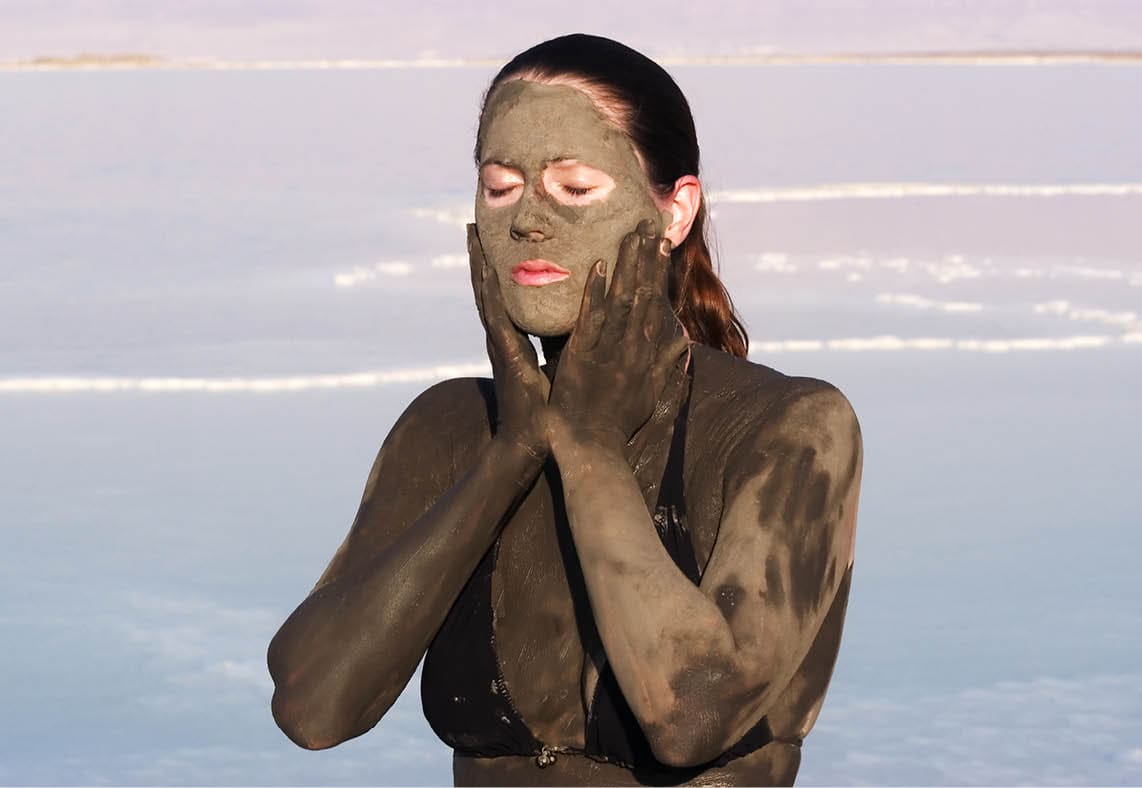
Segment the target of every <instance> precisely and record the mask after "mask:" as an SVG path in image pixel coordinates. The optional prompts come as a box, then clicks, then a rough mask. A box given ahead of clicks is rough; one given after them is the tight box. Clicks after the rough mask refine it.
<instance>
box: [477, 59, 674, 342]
mask: <svg viewBox="0 0 1142 788" xmlns="http://www.w3.org/2000/svg"><path fill="white" fill-rule="evenodd" d="M479 157H480V164H481V166H483V165H484V164H485V163H488V162H497V163H501V164H505V165H507V166H510V167H512V168H514V169H516V170H518V171H519V172H520V173H522V175H523V190H522V192H521V194H520V196H519V198H518V199H517V200H515V202H512V203H511V204H509V205H504V206H497V207H491V206H489V205H488V203H487V202H486V201H485V199H484V196H483V190H482V188H481V186H480V184H479V182H478V183H477V187H476V228H477V231H478V233H479V236H480V243H481V245H482V246H483V249H484V255H485V257H486V259H487V261H488V264H489V265H490V266H492V267H493V268H494V269H495V271H496V274H497V275H498V277H499V282H500V288H501V290H502V291H503V295H504V306H505V307H506V309H507V313H508V316H509V317H510V318H511V319H512V321H513V322H514V323H515V324H516V325H517V326H519V328H520V329H522V330H523V331H526V332H527V333H529V334H534V335H536V336H559V335H562V334H567V333H570V331H571V329H572V328H573V327H574V325H575V319H576V317H577V316H578V314H579V307H580V304H581V302H582V299H583V289H584V287H585V285H586V283H587V274H588V273H589V271H590V269H591V266H592V265H594V264H595V261H597V260H605V261H606V264H607V282H608V285H609V284H610V278H611V275H612V273H613V272H614V267H615V261H616V260H617V259H618V251H619V245H620V243H621V242H622V239H623V238H624V237H625V236H626V235H627V233H630V232H633V231H634V230H635V228H636V227H637V226H638V223H639V222H641V221H642V220H644V219H650V220H652V221H653V222H654V226H655V232H656V233H658V234H661V233H662V231H663V230H664V229H665V227H666V225H667V223H668V219H669V214H668V213H660V212H659V210H658V207H657V205H655V203H654V200H653V198H652V197H651V188H650V182H649V181H648V180H647V178H646V174H645V173H644V172H643V170H642V166H641V165H640V164H639V161H638V157H637V155H636V154H635V151H634V147H633V146H632V144H631V142H630V140H629V139H627V136H626V135H625V134H624V133H623V132H622V131H621V130H619V129H618V128H616V127H615V126H614V125H613V124H612V123H611V122H610V121H608V120H607V119H606V117H604V116H603V115H602V114H601V113H600V112H599V111H598V110H597V109H596V108H595V105H594V102H592V100H591V98H590V97H589V96H588V95H587V94H586V93H583V92H582V91H580V90H577V89H576V88H573V87H570V86H568V85H545V84H541V83H538V82H528V81H525V80H513V81H510V82H506V83H504V84H502V85H500V86H499V87H497V88H496V89H495V91H494V92H493V93H492V95H491V97H490V98H489V99H488V102H487V105H486V108H485V111H484V120H483V128H482V131H481V134H480V139H479ZM564 159H575V160H578V161H580V162H582V163H584V164H587V165H589V166H591V167H594V168H595V169H598V170H601V171H602V172H605V173H606V174H607V175H609V176H610V177H611V179H612V180H613V181H614V184H615V185H614V189H613V190H611V192H610V193H609V194H608V195H607V196H606V197H605V198H603V199H601V200H596V201H595V202H592V203H589V204H586V205H567V204H565V203H563V202H560V201H558V200H556V199H555V197H553V196H552V195H550V194H548V193H547V192H546V190H545V189H544V185H543V172H544V170H545V169H546V168H547V166H548V165H549V164H550V163H551V162H553V161H558V160H564ZM513 229H514V232H513ZM534 259H542V260H547V261H550V262H552V263H556V264H557V265H560V266H562V267H563V268H565V269H567V270H568V271H570V272H571V275H570V276H568V277H567V278H566V279H563V280H561V281H558V282H552V283H550V284H545V285H542V286H527V285H521V284H518V283H517V282H515V281H514V280H513V279H512V269H513V268H514V267H515V266H516V265H518V264H519V263H522V262H523V261H525V260H534Z"/></svg>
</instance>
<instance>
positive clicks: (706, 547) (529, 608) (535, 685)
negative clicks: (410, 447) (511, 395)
mask: <svg viewBox="0 0 1142 788" xmlns="http://www.w3.org/2000/svg"><path fill="white" fill-rule="evenodd" d="M692 374H693V383H692V385H691V387H690V394H689V397H690V399H689V405H688V417H687V429H686V440H685V449H684V455H683V456H684V458H685V461H684V464H683V470H682V479H683V484H682V487H683V494H684V498H685V504H686V526H687V529H688V532H689V536H690V541H691V543H692V545H693V550H694V554H695V558H696V559H697V564H698V567H699V569H704V568H705V566H706V563H707V561H708V559H709V557H710V554H711V551H712V549H713V546H714V542H715V540H716V539H717V535H718V529H719V525H720V522H721V518H722V515H723V509H724V507H725V505H726V503H727V502H726V501H725V500H724V499H723V496H724V494H725V489H724V488H725V484H724V480H725V478H726V473H727V462H728V461H729V458H730V456H731V454H732V451H733V449H734V447H735V446H736V445H737V443H738V442H739V441H740V440H741V439H742V438H743V437H745V436H746V435H748V434H749V433H750V432H751V431H752V430H755V429H756V427H757V424H758V420H760V419H765V418H768V417H774V416H775V415H778V414H774V413H773V410H774V409H771V408H770V406H771V405H773V404H774V403H775V402H777V401H778V400H779V399H780V398H781V396H782V395H783V394H784V392H785V391H786V386H785V382H786V381H788V380H789V379H788V378H785V377H784V376H782V375H780V374H779V373H776V372H774V371H773V370H770V369H768V368H765V367H761V366H758V365H755V364H750V363H748V362H745V361H742V360H740V359H735V358H733V357H731V356H729V355H727V354H724V353H719V352H716V351H713V350H709V349H707V348H702V347H700V346H695V347H694V355H693V364H692ZM493 407H494V405H493ZM491 412H494V411H493V410H492V409H490V408H483V407H481V408H480V409H479V412H477V413H474V414H473V418H475V419H483V420H484V424H485V425H486V424H487V421H486V420H487V419H488V418H489V414H490V413H491ZM677 412H678V411H677V403H666V404H664V406H663V407H661V408H660V409H659V410H658V411H657V412H656V414H655V416H654V418H653V419H652V421H651V423H650V424H649V425H648V426H647V427H646V428H644V430H643V431H642V433H640V435H639V436H638V437H637V438H636V441H635V445H634V447H633V448H632V450H631V454H630V456H629V457H628V459H629V460H630V461H631V465H632V468H633V469H634V473H635V476H636V479H637V480H638V482H639V484H640V487H641V489H642V490H643V493H644V497H645V500H646V501H647V503H648V508H649V509H653V505H654V503H655V501H656V500H657V498H658V495H659V485H660V484H661V483H662V480H663V471H664V469H665V465H666V460H667V455H668V450H669V447H670V441H671V438H672V436H673V428H674V419H675V416H676V415H677ZM472 434H475V435H480V436H482V437H480V438H478V439H477V440H486V439H487V434H488V431H487V429H486V426H485V429H482V430H476V431H474V432H473V433H472ZM479 448H480V447H479V446H478V445H473V446H466V445H463V444H458V445H457V446H456V450H457V451H458V453H459V454H460V455H468V456H475V453H476V452H478V451H479ZM464 464H465V459H464V456H456V457H455V465H456V468H457V470H458V471H461V470H462V469H463V467H464ZM495 558H496V560H495V564H494V569H493V571H492V573H491V607H492V618H493V625H492V629H493V632H492V637H493V638H494V648H495V655H496V661H497V663H498V668H499V671H500V674H501V676H502V682H503V685H504V687H505V688H506V690H507V692H508V693H509V694H510V700H511V704H512V706H513V707H514V709H515V710H516V711H517V712H518V715H519V717H520V718H521V719H522V721H523V722H524V723H525V724H526V726H527V727H528V729H530V731H531V733H532V734H534V736H535V737H536V738H537V739H538V740H539V741H541V742H543V743H545V744H549V745H554V746H556V747H565V748H569V749H571V750H579V751H582V750H583V749H584V747H585V744H586V741H585V736H586V730H587V711H588V708H589V706H590V701H591V699H592V698H593V696H594V690H595V685H596V683H597V681H598V677H599V668H600V666H601V665H602V660H603V659H604V657H603V649H602V644H601V641H600V638H599V635H598V633H597V631H596V629H595V626H594V622H593V617H592V615H591V607H590V603H589V600H588V598H587V590H586V587H585V585H584V582H583V578H582V574H581V572H580V570H579V564H578V560H577V558H576V554H575V548H574V544H573V540H572V536H571V533H570V530H569V527H568V525H567V521H566V516H565V512H563V510H562V489H561V485H560V482H559V474H558V470H557V468H556V467H555V466H554V464H553V462H551V461H549V462H548V464H547V466H546V468H545V470H544V473H543V474H541V475H540V477H539V479H538V480H537V482H536V483H535V485H534V486H533V487H532V488H531V490H530V491H529V492H528V493H527V495H526V496H525V497H524V498H523V499H522V501H521V502H520V504H519V506H518V508H517V510H516V511H515V512H514V514H513V515H512V516H511V517H510V519H509V520H508V522H507V523H506V524H505V526H504V529H503V531H502V533H501V535H500V538H499V543H498V548H497V549H496V550H495ZM758 571H759V572H764V567H758ZM847 595H848V582H847V579H846V582H844V583H843V584H842V586H841V590H840V592H839V593H838V595H837V599H836V600H835V601H834V603H833V606H832V609H831V610H830V612H829V613H828V615H827V616H826V618H825V622H824V624H823V625H822V628H821V631H820V632H819V634H818V636H817V639H816V641H815V643H814V645H813V646H812V648H811V649H810V651H809V654H808V656H807V657H806V659H805V660H804V661H803V663H802V665H801V667H800V668H799V669H798V671H797V673H796V674H795V675H794V677H793V679H792V680H791V681H790V683H789V686H788V688H787V690H786V691H785V692H783V693H782V694H781V696H780V697H779V698H778V700H777V701H776V702H775V703H774V704H773V706H772V708H771V710H770V712H769V714H768V715H767V717H768V722H769V727H770V729H771V730H772V732H773V735H774V737H775V738H776V739H780V740H783V741H787V742H790V741H791V742H799V741H800V739H802V738H803V737H804V735H805V734H806V733H808V730H809V728H810V727H811V726H812V724H813V721H814V720H815V717H816V713H817V711H818V710H819V707H820V701H821V700H822V698H823V696H824V691H825V689H826V687H827V684H828V679H829V676H830V674H831V670H832V665H833V662H834V660H835V657H836V652H837V648H838V646H839V640H840V629H841V624H842V622H843V615H844V606H845V602H846V600H847ZM451 658H452V660H453V662H454V663H455V664H456V665H457V666H458V667H459V668H462V667H463V665H464V657H463V655H451ZM766 749H769V748H766ZM756 755H757V756H759V757H753V758H750V757H747V758H743V759H740V762H737V761H731V762H730V763H729V764H728V765H727V766H726V767H725V769H723V770H722V771H724V772H726V774H728V775H729V776H730V778H731V781H737V780H740V781H742V782H749V781H750V777H751V776H753V777H758V778H760V777H761V776H762V774H763V773H764V774H769V773H770V771H771V770H772V767H773V764H771V763H766V762H765V758H764V757H762V756H764V752H759V753H757V754H756ZM782 757H783V758H786V760H788V756H787V755H783V756H782ZM502 760H503V762H504V763H503V765H504V767H505V768H508V767H510V768H512V769H515V768H522V767H518V766H511V762H514V761H515V760H516V759H502ZM735 763H737V766H736V767H735V765H734V764H735ZM485 768H492V767H491V765H490V764H489V765H487V766H486V767H485ZM791 768H792V769H793V770H794V771H795V770H796V764H795V763H794V764H793V765H792V767H791ZM506 777H507V775H504V778H505V780H506ZM790 779H791V777H790Z"/></svg>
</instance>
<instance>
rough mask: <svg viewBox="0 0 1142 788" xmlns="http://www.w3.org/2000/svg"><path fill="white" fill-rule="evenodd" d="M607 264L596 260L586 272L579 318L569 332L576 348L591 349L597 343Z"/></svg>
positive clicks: (602, 312)
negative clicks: (573, 328)
mask: <svg viewBox="0 0 1142 788" xmlns="http://www.w3.org/2000/svg"><path fill="white" fill-rule="evenodd" d="M606 297H607V264H606V262H604V261H603V260H599V261H597V262H596V263H595V264H594V265H593V266H591V270H590V271H589V272H588V273H587V286H586V287H585V288H583V301H582V302H581V303H580V304H579V318H578V319H577V320H576V321H575V330H574V331H572V332H571V340H570V341H571V342H573V343H574V345H575V347H576V348H580V349H582V350H591V349H593V348H594V347H595V345H597V344H598V343H599V334H600V333H601V332H602V328H603V320H604V317H605V315H606V313H605V303H606Z"/></svg>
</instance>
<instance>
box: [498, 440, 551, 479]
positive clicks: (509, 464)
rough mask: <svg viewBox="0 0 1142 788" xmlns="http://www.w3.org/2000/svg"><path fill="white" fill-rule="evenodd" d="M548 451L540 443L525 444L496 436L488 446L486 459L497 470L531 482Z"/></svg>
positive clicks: (545, 458) (544, 460) (545, 459)
mask: <svg viewBox="0 0 1142 788" xmlns="http://www.w3.org/2000/svg"><path fill="white" fill-rule="evenodd" d="M548 454H549V450H548V449H547V447H546V446H543V445H542V444H541V443H532V442H525V441H521V440H518V439H515V438H512V437H511V436H508V435H496V436H495V437H493V438H492V440H491V443H489V444H488V449H487V458H488V460H489V461H490V462H491V463H492V464H493V466H494V467H496V468H497V469H502V470H503V471H504V472H505V473H509V474H511V475H512V476H515V477H519V478H526V479H527V480H528V483H529V484H530V482H531V480H532V479H534V478H535V476H536V475H538V473H539V471H540V469H541V468H542V467H543V463H544V462H546V461H547V455H548Z"/></svg>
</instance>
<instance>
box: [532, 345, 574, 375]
mask: <svg viewBox="0 0 1142 788" xmlns="http://www.w3.org/2000/svg"><path fill="white" fill-rule="evenodd" d="M570 336H571V335H570V334H564V335H563V336H559V337H540V338H539V346H540V347H541V348H543V359H544V361H545V362H546V363H545V364H544V367H543V371H544V372H545V373H547V379H548V380H551V381H554V380H555V370H556V369H557V368H558V367H559V356H560V355H562V353H563V348H564V347H566V346H567V339H568V337H570Z"/></svg>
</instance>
